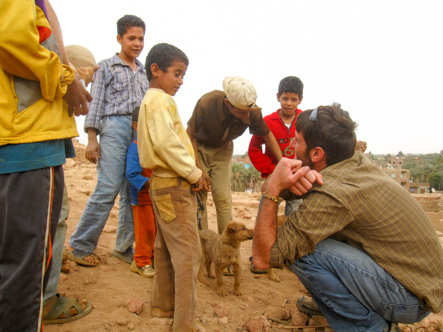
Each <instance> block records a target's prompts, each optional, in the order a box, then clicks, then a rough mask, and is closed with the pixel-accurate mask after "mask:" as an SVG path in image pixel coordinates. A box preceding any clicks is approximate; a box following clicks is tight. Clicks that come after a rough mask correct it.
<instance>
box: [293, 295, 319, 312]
mask: <svg viewBox="0 0 443 332" xmlns="http://www.w3.org/2000/svg"><path fill="white" fill-rule="evenodd" d="M297 308H298V310H299V311H300V312H302V313H304V314H306V315H308V316H315V315H318V316H323V314H322V313H321V310H320V308H319V307H318V305H317V303H315V301H314V300H313V299H312V297H307V296H302V297H301V298H299V299H298V300H297Z"/></svg>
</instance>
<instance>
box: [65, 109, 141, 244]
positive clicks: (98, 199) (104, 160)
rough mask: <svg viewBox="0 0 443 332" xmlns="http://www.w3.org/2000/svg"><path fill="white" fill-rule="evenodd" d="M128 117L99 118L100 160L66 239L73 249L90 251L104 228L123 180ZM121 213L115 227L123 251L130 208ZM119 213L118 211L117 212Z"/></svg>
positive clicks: (129, 134) (130, 228)
mask: <svg viewBox="0 0 443 332" xmlns="http://www.w3.org/2000/svg"><path fill="white" fill-rule="evenodd" d="M131 119H132V118H131V116H119V117H107V118H105V119H104V120H103V121H102V128H101V134H100V159H99V161H98V164H97V185H96V187H95V189H94V192H93V193H92V195H91V197H90V198H89V199H88V202H87V204H86V207H85V209H84V211H83V214H82V217H81V218H80V221H79V223H78V225H77V227H76V229H75V231H74V233H73V234H72V235H71V238H70V240H69V245H70V246H71V247H72V248H74V249H80V250H82V251H85V252H88V253H92V252H94V250H95V248H96V246H97V242H98V239H99V237H100V235H101V233H102V231H103V228H104V227H105V224H106V221H107V219H108V216H109V213H110V212H111V209H112V207H113V206H114V202H115V198H116V197H117V195H118V193H119V192H120V189H121V188H122V186H123V183H124V182H125V181H127V180H126V174H125V171H126V170H125V163H126V151H127V149H128V147H129V145H130V144H131V142H132V141H131V139H132V120H131ZM124 211H125V216H122V213H120V218H119V227H118V230H117V240H116V243H117V244H116V250H118V251H125V250H126V249H127V247H123V246H121V247H120V246H118V244H120V243H127V242H128V241H126V240H125V239H126V238H128V237H133V236H134V235H133V232H134V228H133V219H132V209H131V206H130V203H129V208H128V209H125V210H124ZM120 212H121V211H120ZM126 245H127V244H126Z"/></svg>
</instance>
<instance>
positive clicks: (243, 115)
mask: <svg viewBox="0 0 443 332" xmlns="http://www.w3.org/2000/svg"><path fill="white" fill-rule="evenodd" d="M224 103H225V104H226V106H228V109H229V112H231V114H232V115H234V116H235V117H236V118H238V119H240V120H244V119H247V118H249V113H251V111H250V110H242V109H240V108H237V107H235V106H234V105H232V104H231V102H230V101H229V100H228V98H225V99H224Z"/></svg>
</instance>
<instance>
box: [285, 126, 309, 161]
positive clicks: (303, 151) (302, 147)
mask: <svg viewBox="0 0 443 332" xmlns="http://www.w3.org/2000/svg"><path fill="white" fill-rule="evenodd" d="M289 146H291V147H292V148H293V149H294V153H295V159H298V160H300V161H301V162H302V163H303V166H309V167H310V168H311V169H314V163H313V162H312V160H311V157H310V156H309V151H307V150H308V149H307V146H306V142H305V139H304V137H303V135H302V134H301V133H299V132H297V131H296V132H295V138H294V139H293V140H292V141H291V143H290V144H289Z"/></svg>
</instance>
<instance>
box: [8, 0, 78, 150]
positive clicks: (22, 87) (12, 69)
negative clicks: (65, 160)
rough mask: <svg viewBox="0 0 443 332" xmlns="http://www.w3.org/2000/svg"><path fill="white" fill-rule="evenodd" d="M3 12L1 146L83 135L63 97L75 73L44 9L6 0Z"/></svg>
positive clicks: (27, 3)
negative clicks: (62, 54) (60, 51)
mask: <svg viewBox="0 0 443 332" xmlns="http://www.w3.org/2000/svg"><path fill="white" fill-rule="evenodd" d="M0 12H1V13H2V20H0V31H2V33H0V109H1V110H2V111H1V112H2V115H1V116H0V146H1V145H6V144H20V143H32V142H41V141H47V140H55V139H62V138H68V137H74V136H78V132H77V128H76V125H75V120H74V117H73V116H72V117H69V115H68V110H67V106H66V103H65V102H64V101H63V99H62V98H63V96H64V95H65V93H66V91H67V88H68V84H70V83H72V81H73V80H74V72H73V71H72V69H71V68H69V67H68V66H65V65H62V63H61V60H60V57H59V56H58V55H57V53H56V51H57V50H58V45H57V41H56V39H55V36H54V34H53V33H52V31H51V27H50V25H49V22H48V20H47V18H46V16H45V14H44V12H43V11H42V10H41V9H40V8H39V7H38V6H36V5H35V2H34V1H32V0H26V1H20V5H18V2H16V1H15V0H2V1H0ZM42 40H43V41H42Z"/></svg>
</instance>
